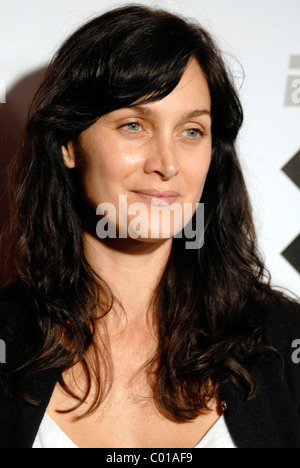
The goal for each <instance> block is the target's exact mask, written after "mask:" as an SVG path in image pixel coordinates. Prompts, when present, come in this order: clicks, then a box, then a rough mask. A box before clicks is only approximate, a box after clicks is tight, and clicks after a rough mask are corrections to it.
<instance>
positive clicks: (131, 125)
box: [124, 122, 141, 132]
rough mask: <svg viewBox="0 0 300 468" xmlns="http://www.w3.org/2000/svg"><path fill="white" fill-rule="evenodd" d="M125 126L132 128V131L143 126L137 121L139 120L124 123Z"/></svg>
mask: <svg viewBox="0 0 300 468" xmlns="http://www.w3.org/2000/svg"><path fill="white" fill-rule="evenodd" d="M124 127H125V128H127V129H128V130H130V131H131V132H137V131H139V130H140V128H141V126H140V124H139V123H137V122H130V123H128V124H126V125H124Z"/></svg>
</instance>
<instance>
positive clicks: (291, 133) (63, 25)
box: [0, 0, 300, 295]
mask: <svg viewBox="0 0 300 468" xmlns="http://www.w3.org/2000/svg"><path fill="white" fill-rule="evenodd" d="M128 3H138V2H130V1H118V2H110V1H107V0H43V1H40V0H1V3H0V101H2V102H3V104H1V105H0V112H2V114H3V112H4V111H5V110H6V113H7V110H8V109H9V110H10V113H7V114H6V115H10V118H11V121H10V122H9V125H8V117H5V118H6V120H5V122H6V125H7V128H9V129H10V131H11V133H13V131H14V128H17V123H16V120H17V119H18V125H19V124H20V121H22V120H23V119H24V111H25V108H26V106H27V104H28V99H29V98H30V97H31V93H32V89H31V88H32V87H30V85H28V81H26V76H27V75H30V76H29V80H30V77H31V78H32V80H33V81H34V80H36V79H37V77H38V76H39V75H38V74H37V77H36V75H35V74H34V72H35V71H36V70H39V69H40V68H41V67H43V66H45V65H46V64H47V62H48V61H49V59H50V58H51V57H52V55H53V53H54V52H55V50H56V49H57V47H58V46H59V44H60V43H61V41H62V40H63V39H65V37H66V36H67V35H69V33H71V32H72V31H73V30H74V29H75V28H77V26H79V25H80V24H82V23H83V22H84V21H85V20H87V19H89V18H91V17H93V16H95V15H97V14H101V13H103V12H104V11H106V10H108V9H110V8H113V7H116V6H120V5H124V4H128ZM140 3H142V4H143V5H151V6H158V7H161V8H167V9H169V10H170V11H174V12H177V13H180V14H183V15H185V16H186V17H189V18H193V19H196V20H198V21H199V22H200V23H202V25H203V26H205V27H207V28H208V29H209V30H210V31H211V32H212V33H213V35H214V36H215V38H216V39H217V41H218V43H219V45H220V46H221V48H222V50H223V51H224V53H225V57H227V60H228V61H229V62H230V64H231V66H232V68H233V70H234V74H235V76H236V80H237V85H238V87H239V88H240V96H241V99H242V103H243V108H244V112H245V122H244V127H243V130H242V132H241V135H240V138H239V149H240V157H241V161H242V164H243V167H244V168H245V175H246V179H247V183H248V187H249V190H250V195H251V199H252V203H253V208H254V213H255V222H256V226H257V231H258V237H259V244H260V247H261V250H262V252H263V255H264V258H265V260H266V265H267V267H268V268H269V270H270V271H271V274H272V278H273V284H276V285H277V284H278V285H281V286H283V287H287V288H289V289H290V290H292V291H293V292H295V293H296V294H298V295H300V267H299V250H300V238H299V237H298V236H299V234H300V216H299V213H300V182H299V178H300V175H299V170H300V169H299V165H300V152H299V150H300V131H299V130H300V27H299V19H300V1H299V0H243V1H241V0H226V1H224V0H177V1H175V0H174V1H171V0H170V1H168V0H160V1H159V2H154V1H150V0H149V1H143V2H140ZM22 80H23V81H22ZM20 82H23V87H21V88H20V87H18V83H20ZM24 83H25V85H24ZM26 83H27V84H26ZM293 86H294V88H293ZM5 90H6V93H5ZM12 90H18V92H17V91H16V92H12ZM293 92H294V94H292V93H293ZM5 97H6V99H5ZM4 101H6V103H4ZM11 109H14V113H13V114H12V112H11ZM3 115H4V114H3ZM11 115H13V118H12V117H11ZM0 123H1V124H2V125H3V119H2V121H1V119H0ZM2 140H3V141H4V140H5V138H2ZM0 145H1V140H0ZM3 148H4V150H3ZM1 149H2V151H1V153H0V157H1V158H2V161H4V160H5V158H6V156H7V155H6V154H5V149H6V150H7V145H6V146H5V145H4V147H2V148H1V146H0V150H1ZM292 158H294V159H293V167H292V169H289V170H290V172H289V175H291V170H292V171H293V174H294V175H295V177H296V179H295V180H294V182H293V181H292V180H291V178H290V177H288V176H287V175H286V173H284V172H283V171H282V168H283V167H284V166H285V165H286V164H287V163H288V162H289V161H290V160H292ZM2 167H3V164H2ZM0 168H1V164H0ZM295 171H298V173H296V172H295ZM297 185H298V186H299V187H298V186H297ZM297 238H298V241H297V242H298V243H296V244H295V243H294V244H293V248H292V250H291V252H292V253H291V254H290V258H289V261H288V260H287V259H286V258H285V257H284V256H283V255H282V252H283V251H284V250H285V249H286V248H287V247H288V246H289V245H290V244H291V243H292V241H294V240H295V239H297ZM297 247H298V248H297ZM298 270H299V272H298Z"/></svg>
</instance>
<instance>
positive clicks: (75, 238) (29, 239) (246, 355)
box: [1, 6, 272, 422]
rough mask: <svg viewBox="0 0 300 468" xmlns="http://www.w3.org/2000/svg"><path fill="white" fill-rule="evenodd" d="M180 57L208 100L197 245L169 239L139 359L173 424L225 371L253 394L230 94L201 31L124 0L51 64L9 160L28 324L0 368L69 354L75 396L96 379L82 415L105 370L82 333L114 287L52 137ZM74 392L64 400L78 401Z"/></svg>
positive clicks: (155, 90)
mask: <svg viewBox="0 0 300 468" xmlns="http://www.w3.org/2000/svg"><path fill="white" fill-rule="evenodd" d="M191 58H196V59H197V60H198V62H199V64H200V66H201V67H202V70H203V72H204V73H205V76H206V78H207V82H208V85H209V89H210V93H211V99H212V109H211V112H212V137H213V155H212V162H211V167H210V170H209V173H208V177H207V180H206V183H205V188H204V192H203V196H202V199H201V201H202V202H203V203H204V206H205V238H204V245H203V246H202V247H201V248H200V249H199V250H192V249H191V250H187V249H185V248H184V244H185V241H186V239H185V237H184V235H183V238H182V239H173V244H172V251H171V254H170V257H169V260H168V263H167V265H166V268H165V271H164V273H163V275H162V277H161V279H160V282H159V285H158V287H157V289H156V290H155V291H154V295H153V310H154V316H155V320H156V323H157V327H158V349H157V353H156V354H155V356H153V357H152V359H151V360H150V361H149V363H148V364H147V366H146V368H147V371H148V374H149V376H150V375H151V382H152V388H153V398H154V401H155V402H156V404H157V407H158V408H159V410H160V411H161V412H162V414H164V415H165V416H166V417H168V418H170V419H171V420H174V421H178V422H183V421H188V420H192V419H193V418H195V417H196V416H197V415H198V414H199V413H200V412H201V410H203V409H204V408H205V407H206V403H207V401H208V399H209V398H211V397H212V396H215V395H218V393H219V390H220V386H221V384H222V383H223V382H224V380H228V379H229V380H232V381H233V382H234V383H236V384H240V385H244V386H245V388H247V392H248V396H249V397H251V396H253V395H254V394H255V389H256V387H255V382H254V381H253V379H252V376H251V372H250V371H249V369H250V367H251V364H252V363H253V362H257V360H259V359H260V358H262V357H264V356H265V353H266V350H267V347H266V345H265V343H264V337H263V323H264V319H265V311H266V305H267V303H268V298H270V297H271V294H272V292H271V288H270V286H269V283H268V277H267V276H266V272H265V268H264V265H263V262H262V261H261V259H260V256H259V254H258V252H257V248H256V237H255V230H254V225H253V221H252V213H251V207H250V204H249V199H248V195H247V190H246V186H245V183H244V178H243V175H242V171H241V168H240V164H239V161H238V158H237V154H236V150H235V141H236V137H237V134H238V131H239V129H240V127H241V124H242V121H243V113H242V108H241V104H240V101H239V98H238V96H237V93H236V91H235V88H234V85H233V81H232V79H231V76H230V73H229V71H228V69H227V67H226V65H225V63H224V61H223V59H222V57H221V53H220V51H219V50H218V47H217V46H216V44H215V42H214V40H213V39H212V38H211V36H210V35H209V33H208V32H207V31H205V30H204V29H203V28H202V27H201V26H199V25H197V24H193V23H191V22H190V21H187V20H185V19H183V18H180V17H178V16H176V15H173V14H171V13H168V12H165V11H161V10H154V9H150V8H145V7H142V6H127V7H123V8H119V9H115V10H112V11H110V12H107V13H105V14H104V15H102V16H99V17H96V18H95V19H93V20H91V21H89V22H88V23H87V24H85V25H84V26H82V27H81V28H80V29H79V30H78V31H76V32H75V33H74V34H73V35H72V36H71V37H70V38H68V39H67V40H66V42H65V43H64V44H63V45H62V46H61V48H60V49H59V51H58V52H57V53H56V55H55V57H54V59H53V60H52V62H51V63H50V65H49V67H48V70H47V73H46V77H45V80H44V82H43V84H42V86H41V87H40V89H39V91H38V93H37V94H36V96H35V99H34V101H33V104H32V107H31V111H30V116H29V120H28V124H27V128H26V134H25V137H24V141H23V143H22V145H21V148H20V151H19V152H18V154H17V155H16V157H15V160H14V161H13V164H12V167H11V170H10V194H11V200H12V204H11V218H10V222H9V224H8V226H7V227H6V231H5V232H4V235H3V244H2V251H1V253H2V256H3V265H6V278H7V284H13V283H16V284H18V285H19V288H20V289H22V291H24V293H23V294H24V297H26V298H27V299H26V301H25V302H26V303H27V306H28V304H30V307H29V308H28V307H27V310H29V312H28V313H27V315H26V317H27V321H28V324H27V329H28V330H31V332H32V330H34V340H32V339H28V340H27V341H26V340H25V341H24V338H23V339H22V343H23V348H22V358H20V356H18V358H16V359H15V361H13V360H10V363H8V366H7V368H6V371H5V370H4V372H7V373H9V372H10V373H13V374H14V376H15V378H17V377H18V376H19V380H21V379H24V376H27V377H28V376H30V375H32V374H33V373H36V372H38V371H41V370H45V369H53V368H57V367H60V368H62V369H67V368H69V367H70V366H72V365H73V364H74V363H75V362H81V363H82V365H83V366H84V368H85V371H86V376H87V392H86V395H85V397H87V396H88V394H89V391H90V388H91V385H92V383H93V384H95V385H96V387H97V392H96V396H95V399H94V401H93V403H92V405H91V407H90V408H89V411H88V412H91V411H93V410H95V409H96V408H97V407H98V406H99V405H100V404H101V402H102V401H103V399H104V398H105V395H106V394H107V392H108V391H109V386H110V384H111V380H112V369H111V364H110V356H109V352H108V349H106V347H105V345H104V344H103V346H100V347H98V349H95V348H93V346H94V341H93V336H94V329H95V324H96V322H97V323H99V322H101V320H102V318H103V317H104V316H105V315H106V314H107V313H109V311H110V310H111V307H112V304H113V302H114V298H113V296H112V294H111V291H109V288H108V287H107V285H106V284H105V283H104V281H103V280H102V279H101V278H99V277H98V276H97V275H96V274H95V272H94V271H93V270H92V268H91V266H90V265H89V263H88V262H87V259H86V257H85V254H84V248H83V240H82V235H83V226H82V216H81V213H82V209H83V207H82V194H81V191H80V181H79V180H78V177H77V174H76V170H73V169H68V168H66V167H65V165H64V162H63V158H62V150H61V147H62V145H64V144H65V143H66V142H67V141H69V140H71V139H73V140H76V138H78V136H79V135H80V133H81V132H82V131H83V130H84V129H86V128H88V127H89V126H90V125H91V124H93V123H94V122H95V121H96V120H97V119H98V118H99V117H100V116H101V115H104V114H105V113H107V112H110V111H112V110H114V109H118V108H121V107H125V106H129V105H132V104H133V103H134V102H136V101H137V100H139V101H140V102H141V99H143V102H150V101H155V100H158V99H161V98H163V97H165V96H166V95H168V94H169V93H170V92H171V91H172V90H173V89H174V88H175V87H176V85H177V84H178V82H179V80H180V78H181V76H182V74H183V72H184V70H185V68H186V66H187V63H188V61H189V60H190V59H191ZM99 304H102V305H101V307H100V311H99ZM103 304H106V305H105V306H103ZM20 326H21V325H20ZM32 333H33V332H32ZM62 339H63V340H64V341H63V342H64V343H65V344H66V346H65V348H66V349H67V350H68V352H67V353H64V352H62V351H61V343H62ZM24 343H25V344H24ZM14 349H15V350H16V349H17V346H16V345H15V346H14ZM92 349H94V353H92V354H91V353H90V354H88V351H91V350H92ZM16 353H17V351H16ZM91 355H92V356H93V359H91V358H88V356H91ZM16 376H17V377H16ZM153 377H154V378H153ZM60 382H61V384H62V385H63V386H64V387H65V388H66V390H67V391H69V392H70V394H72V392H71V391H70V389H67V387H66V385H65V383H64V382H63V379H62V378H61V380H60ZM72 395H73V394H72ZM73 396H74V398H77V399H78V404H77V406H80V405H81V404H82V402H83V401H84V400H85V398H83V399H81V398H78V397H77V396H76V395H73ZM27 398H29V396H27ZM75 406H76V405H75Z"/></svg>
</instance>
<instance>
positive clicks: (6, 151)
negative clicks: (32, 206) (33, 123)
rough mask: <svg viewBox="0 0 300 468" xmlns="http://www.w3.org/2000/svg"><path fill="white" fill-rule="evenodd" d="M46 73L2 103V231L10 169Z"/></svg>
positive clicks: (32, 76)
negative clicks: (30, 109)
mask: <svg viewBox="0 0 300 468" xmlns="http://www.w3.org/2000/svg"><path fill="white" fill-rule="evenodd" d="M45 71H46V68H40V69H38V70H35V71H34V72H32V73H29V74H27V75H25V76H24V77H23V78H21V79H20V80H19V81H18V82H17V83H16V84H15V85H14V86H13V87H12V88H11V89H10V90H8V92H7V94H6V103H3V104H0V231H2V229H3V226H4V224H5V223H6V221H7V220H8V218H9V204H8V196H7V169H8V166H9V164H10V162H11V160H12V158H13V155H14V154H15V152H16V151H17V150H18V147H19V145H20V142H21V138H22V136H23V131H24V127H25V124H26V120H27V115H28V110H29V107H30V104H31V101H32V99H33V97H34V95H35V93H36V91H37V89H38V88H39V86H40V84H41V82H42V79H43V77H44V75H45ZM1 279H2V278H1V271H0V280H1Z"/></svg>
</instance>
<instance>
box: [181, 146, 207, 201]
mask: <svg viewBox="0 0 300 468" xmlns="http://www.w3.org/2000/svg"><path fill="white" fill-rule="evenodd" d="M210 162H211V152H209V151H208V153H207V154H206V155H204V156H203V157H201V158H200V159H199V161H198V162H197V164H193V165H192V166H191V167H190V168H189V171H188V173H187V174H186V181H187V183H188V186H189V187H190V191H191V192H192V194H193V196H194V197H195V199H197V198H198V201H199V197H200V196H201V194H202V192H203V188H204V184H205V180H206V177H207V173H208V170H209V167H210Z"/></svg>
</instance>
